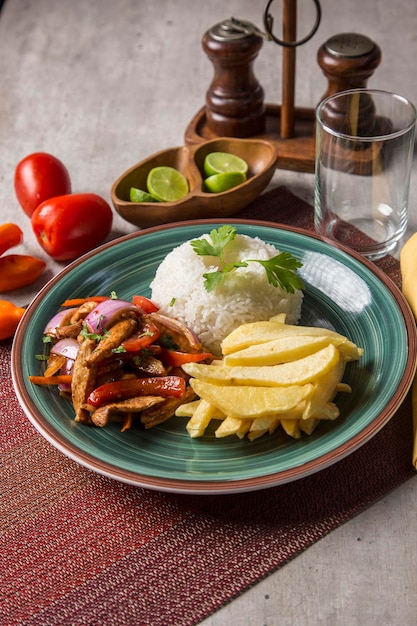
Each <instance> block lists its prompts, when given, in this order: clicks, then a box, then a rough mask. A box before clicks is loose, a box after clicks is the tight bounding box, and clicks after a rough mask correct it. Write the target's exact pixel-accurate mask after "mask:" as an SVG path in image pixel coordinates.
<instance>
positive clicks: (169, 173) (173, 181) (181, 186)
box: [146, 165, 189, 202]
mask: <svg viewBox="0 0 417 626" xmlns="http://www.w3.org/2000/svg"><path fill="white" fill-rule="evenodd" d="M146 185H147V187H148V191H149V193H150V194H151V195H152V196H154V198H156V199H157V200H159V201H160V202H176V201H177V200H181V198H183V197H184V196H186V195H187V193H188V190H189V187H188V182H187V179H186V178H185V176H183V175H182V174H181V172H179V171H178V170H176V169H175V168H174V167H168V166H165V165H161V166H159V167H154V168H153V169H151V171H150V172H149V174H148V178H147V180H146Z"/></svg>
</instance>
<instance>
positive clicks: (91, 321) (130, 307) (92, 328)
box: [84, 300, 140, 333]
mask: <svg viewBox="0 0 417 626" xmlns="http://www.w3.org/2000/svg"><path fill="white" fill-rule="evenodd" d="M125 311H136V312H137V313H138V314H140V310H139V309H138V307H136V306H135V305H134V304H132V303H131V302H127V301H126V300H104V301H103V302H100V303H99V304H98V305H97V306H96V307H94V309H93V310H92V311H90V313H89V314H88V315H87V317H86V318H85V319H84V323H85V324H86V325H87V328H88V330H89V332H90V333H101V332H103V330H106V328H108V327H109V326H111V324H112V323H113V321H114V320H115V318H116V317H117V316H118V315H120V313H122V312H125Z"/></svg>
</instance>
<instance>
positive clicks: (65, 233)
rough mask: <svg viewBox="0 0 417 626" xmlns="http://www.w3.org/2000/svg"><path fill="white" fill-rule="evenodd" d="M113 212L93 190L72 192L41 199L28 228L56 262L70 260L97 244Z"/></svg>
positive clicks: (109, 226) (107, 230)
mask: <svg viewBox="0 0 417 626" xmlns="http://www.w3.org/2000/svg"><path fill="white" fill-rule="evenodd" d="M112 221H113V212H112V210H111V208H110V206H109V205H108V204H107V202H106V201H105V200H103V198H101V197H100V196H97V195H96V194H93V193H78V194H76V193H74V194H69V195H66V196H58V197H56V198H51V199H50V200H46V202H42V204H40V205H39V206H38V208H37V209H36V210H35V211H34V213H33V215H32V229H33V232H34V233H35V236H36V238H37V240H38V242H39V244H40V245H41V246H42V248H43V249H44V250H45V252H47V254H49V256H51V257H52V258H53V259H55V260H56V261H71V260H73V259H75V258H77V257H79V256H81V255H82V254H84V253H85V252H88V251H89V250H92V249H93V248H95V247H96V246H98V245H99V244H100V243H102V241H103V240H104V239H105V238H106V237H107V235H108V234H109V232H110V230H111V226H112Z"/></svg>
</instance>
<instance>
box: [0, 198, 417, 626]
mask: <svg viewBox="0 0 417 626" xmlns="http://www.w3.org/2000/svg"><path fill="white" fill-rule="evenodd" d="M239 217H246V218H255V219H265V220H273V221H277V222H278V221H280V222H281V223H286V224H288V223H290V224H293V225H296V226H300V227H302V228H307V229H310V230H311V229H312V209H311V207H309V206H308V205H307V204H306V203H304V202H303V201H301V200H299V199H298V198H296V197H295V196H293V195H292V194H291V193H290V192H289V191H287V190H286V189H284V188H279V189H275V190H272V191H271V192H269V193H267V194H265V195H263V196H261V197H260V198H259V199H258V200H257V201H256V202H255V203H253V204H252V205H251V207H249V208H248V209H246V210H245V211H243V212H242V213H241V214H240V215H239ZM381 265H382V267H383V269H384V270H385V271H386V272H387V273H388V274H389V275H390V276H391V277H392V278H393V280H394V281H395V282H397V284H398V281H399V268H398V262H397V261H395V260H394V259H392V258H390V259H387V260H385V261H384V262H382V263H381ZM10 347H11V345H10V342H3V343H1V342H0V424H1V433H2V434H1V443H0V446H1V527H2V528H1V532H2V551H1V555H0V567H1V569H0V573H1V581H2V593H1V596H0V623H1V624H4V625H7V626H14V625H17V624H27V625H29V624H33V625H37V626H48V625H51V626H56V624H60V625H65V624H68V625H71V626H75V625H80V626H89V625H91V626H92V625H97V626H98V625H100V626H107V625H109V626H110V625H111V626H118V625H126V626H131V625H132V624H136V625H138V626H142V625H148V624H152V626H167V625H178V626H182V625H184V626H188V625H192V624H197V623H198V622H200V621H201V620H202V619H204V618H205V617H207V615H209V614H210V613H212V612H213V611H215V610H216V609H218V608H219V607H220V606H222V605H223V604H225V603H227V602H228V601H230V600H231V599H232V598H233V597H235V596H236V595H238V594H240V593H241V592H242V591H244V590H245V589H247V588H248V587H249V586H251V585H252V584H254V583H255V582H256V581H258V580H259V579H260V578H262V577H264V576H266V575H267V574H268V573H270V572H271V571H273V570H274V569H276V568H278V567H280V566H282V565H283V564H284V563H285V562H286V561H288V560H289V559H290V558H292V557H294V556H296V555H297V554H298V553H300V552H301V551H302V550H304V549H305V548H307V547H308V546H310V545H311V544H312V543H314V542H315V541H317V540H318V539H320V538H321V537H323V536H324V535H325V534H327V533H328V532H330V531H331V530H333V529H334V528H336V527H337V526H339V525H340V524H342V523H343V522H345V521H347V520H348V519H350V518H351V517H353V516H354V515H356V514H357V513H359V512H360V511H361V510H363V509H364V508H365V507H366V506H368V505H369V504H371V503H372V502H374V501H376V500H377V499H378V498H380V497H382V496H383V495H385V494H386V493H387V492H388V491H390V490H391V489H393V488H395V487H396V486H398V485H400V484H401V483H403V482H404V481H406V480H407V479H408V478H410V477H412V476H414V475H415V471H414V469H413V467H412V465H411V451H412V424H411V403H410V397H409V396H408V397H407V398H406V400H405V402H404V403H403V405H402V406H401V408H400V409H399V411H398V412H397V414H396V415H395V416H394V417H393V418H392V419H391V421H390V422H389V423H388V424H387V425H386V426H385V427H384V428H383V429H382V430H381V431H380V432H379V433H378V434H377V435H376V436H375V437H374V438H373V439H372V440H371V441H370V442H368V443H367V444H365V445H364V446H362V447H361V448H360V449H359V450H357V451H356V452H354V453H353V454H352V455H350V456H349V457H348V458H346V459H343V460H342V461H340V462H338V463H337V464H336V465H333V466H332V467H330V468H328V469H325V470H323V471H321V472H319V473H317V474H314V476H311V477H307V478H304V479H301V480H299V481H297V482H294V483H290V484H286V485H282V486H279V487H275V488H272V489H268V490H265V491H259V492H251V493H248V494H236V495H223V496H186V495H175V494H165V493H158V492H154V491H148V490H146V489H140V488H136V487H132V486H128V485H124V484H121V483H118V482H115V481H113V480H111V479H107V478H105V477H103V476H99V475H97V474H94V473H93V472H91V471H89V470H87V469H85V468H83V467H80V466H79V465H77V464H76V463H75V462H73V461H71V460H69V459H67V458H66V457H65V456H64V455H62V454H61V453H60V452H58V451H57V450H56V449H55V448H53V447H52V446H51V445H50V444H48V443H47V442H46V441H45V440H44V439H43V438H42V437H41V436H40V435H39V434H38V433H37V431H36V430H35V429H34V428H33V427H32V425H31V424H30V422H29V421H28V420H27V419H26V418H25V416H24V414H23V412H22V410H21V408H20V406H19V404H18V401H17V399H16V396H15V394H14V391H13V387H12V382H11V376H10Z"/></svg>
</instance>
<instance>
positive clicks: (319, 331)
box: [221, 321, 363, 356]
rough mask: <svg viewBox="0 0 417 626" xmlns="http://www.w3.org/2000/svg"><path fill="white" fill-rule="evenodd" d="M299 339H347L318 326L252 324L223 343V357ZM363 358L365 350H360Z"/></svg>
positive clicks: (236, 331)
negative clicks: (282, 340)
mask: <svg viewBox="0 0 417 626" xmlns="http://www.w3.org/2000/svg"><path fill="white" fill-rule="evenodd" d="M297 336H298V337H299V336H312V337H323V336H324V337H326V336H329V337H337V338H341V339H346V337H344V336H343V335H341V334H340V333H337V332H336V331H333V330H330V329H328V328H319V327H316V326H294V325H291V324H283V323H280V322H271V321H263V322H251V323H248V324H242V325H241V326H238V328H236V329H235V330H233V331H232V332H231V333H230V334H229V335H228V336H227V337H225V338H224V340H223V341H222V343H221V348H222V353H223V355H225V356H226V355H228V354H231V353H232V352H237V351H238V350H243V349H245V348H248V347H249V346H252V345H256V344H265V343H267V342H268V341H274V340H275V339H279V338H281V337H297ZM358 350H359V352H360V354H359V356H361V354H363V350H362V349H361V348H358Z"/></svg>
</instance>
